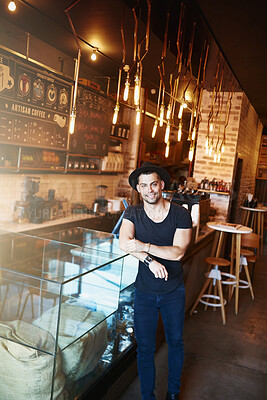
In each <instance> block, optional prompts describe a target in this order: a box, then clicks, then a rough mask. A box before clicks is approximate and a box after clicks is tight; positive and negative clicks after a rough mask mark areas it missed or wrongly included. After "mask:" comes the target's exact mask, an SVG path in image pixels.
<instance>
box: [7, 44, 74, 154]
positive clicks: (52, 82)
mask: <svg viewBox="0 0 267 400" xmlns="http://www.w3.org/2000/svg"><path fill="white" fill-rule="evenodd" d="M70 98H71V85H70V84H69V83H68V82H65V81H63V80H61V79H60V78H57V77H55V76H54V75H52V74H51V73H49V71H45V70H38V69H36V68H35V67H32V66H31V65H30V64H27V63H23V62H21V61H20V60H17V59H14V58H12V57H11V55H9V54H8V53H6V52H4V50H1V54H0V142H1V143H12V144H18V145H21V144H23V145H25V146H35V147H48V148H54V149H67V137H68V119H69V118H68V116H69V109H70Z"/></svg>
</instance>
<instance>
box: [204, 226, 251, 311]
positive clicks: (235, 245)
mask: <svg viewBox="0 0 267 400" xmlns="http://www.w3.org/2000/svg"><path fill="white" fill-rule="evenodd" d="M207 226H208V227H209V228H211V229H214V230H215V231H218V232H220V235H219V242H218V245H217V244H216V242H214V246H213V249H212V252H214V250H215V248H216V246H217V250H216V257H218V256H219V255H220V251H221V248H222V241H223V236H224V235H225V234H231V236H232V240H231V241H232V245H231V269H230V274H232V272H233V270H234V267H233V264H234V259H235V256H234V255H235V254H236V268H235V277H236V291H235V314H238V297H239V265H240V249H241V236H242V235H248V234H249V233H251V232H252V229H251V228H248V227H247V226H243V225H239V224H231V223H224V222H221V221H214V222H208V223H207ZM212 254H214V253H212ZM229 293H230V291H229Z"/></svg>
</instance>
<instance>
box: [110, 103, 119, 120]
mask: <svg viewBox="0 0 267 400" xmlns="http://www.w3.org/2000/svg"><path fill="white" fill-rule="evenodd" d="M119 110H120V106H119V103H116V105H115V108H114V114H113V119H112V124H113V125H115V124H116V123H117V120H118V114H119Z"/></svg>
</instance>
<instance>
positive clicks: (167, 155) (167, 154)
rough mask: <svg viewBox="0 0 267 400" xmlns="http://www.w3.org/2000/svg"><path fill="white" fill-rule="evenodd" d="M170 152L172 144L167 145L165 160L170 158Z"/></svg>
mask: <svg viewBox="0 0 267 400" xmlns="http://www.w3.org/2000/svg"><path fill="white" fill-rule="evenodd" d="M169 152H170V142H168V143H167V144H166V149H165V158H168V157H169Z"/></svg>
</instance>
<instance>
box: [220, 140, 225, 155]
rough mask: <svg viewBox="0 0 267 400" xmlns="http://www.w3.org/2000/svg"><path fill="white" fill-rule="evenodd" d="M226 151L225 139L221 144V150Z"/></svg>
mask: <svg viewBox="0 0 267 400" xmlns="http://www.w3.org/2000/svg"><path fill="white" fill-rule="evenodd" d="M224 151H225V140H223V142H222V146H221V152H222V153H224Z"/></svg>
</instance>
